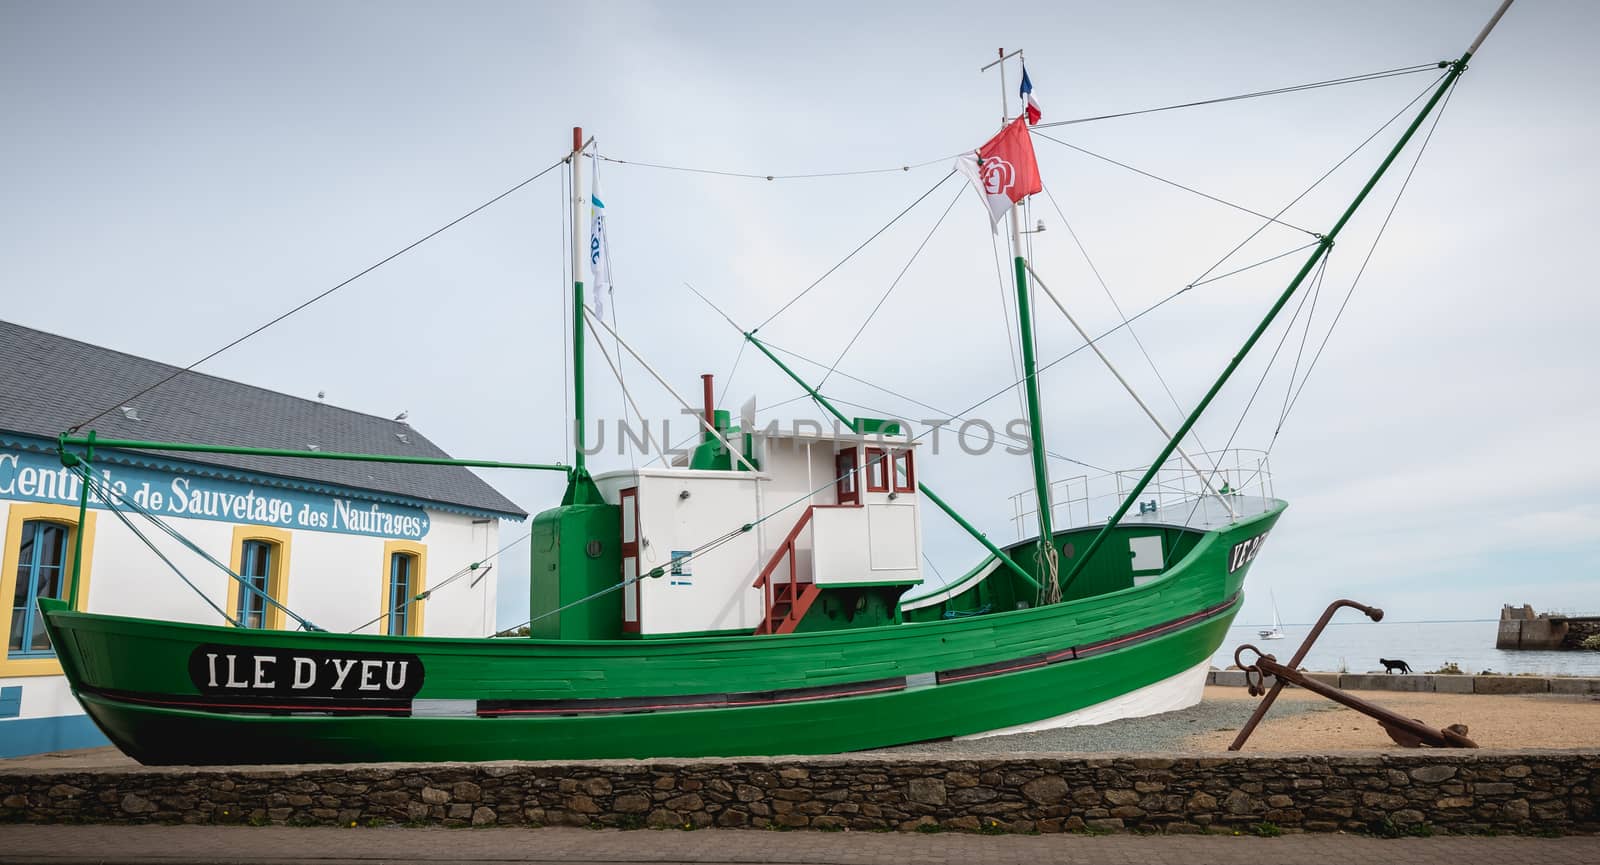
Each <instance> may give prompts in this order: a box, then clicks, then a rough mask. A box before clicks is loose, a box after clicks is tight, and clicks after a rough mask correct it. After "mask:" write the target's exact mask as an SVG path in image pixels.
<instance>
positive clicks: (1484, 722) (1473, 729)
mask: <svg viewBox="0 0 1600 865" xmlns="http://www.w3.org/2000/svg"><path fill="white" fill-rule="evenodd" d="M1352 693H1356V694H1358V695H1359V696H1360V697H1361V698H1362V699H1364V700H1367V701H1368V702H1372V703H1376V704H1378V705H1380V706H1383V707H1384V708H1387V709H1392V710H1394V711H1396V712H1399V713H1401V714H1404V715H1406V716H1408V717H1411V718H1416V719H1418V720H1420V721H1422V722H1423V723H1425V724H1428V725H1429V726H1432V727H1445V726H1448V725H1450V724H1466V725H1467V729H1468V733H1467V735H1468V736H1469V737H1471V738H1472V740H1473V741H1475V742H1477V743H1478V746H1479V747H1481V748H1594V747H1600V700H1596V699H1595V698H1594V697H1583V696H1565V695H1557V694H1528V695H1519V696H1509V695H1507V696H1498V695H1488V694H1425V693H1408V692H1405V691H1359V692H1352ZM1257 699H1258V698H1256V697H1252V696H1250V695H1249V693H1248V692H1246V691H1245V689H1244V688H1229V687H1216V686H1212V687H1208V688H1206V696H1205V701H1206V702H1208V703H1225V702H1233V701H1241V702H1246V703H1249V704H1252V708H1253V704H1255V703H1256V702H1257ZM1286 702H1293V703H1305V702H1312V703H1318V704H1324V705H1326V707H1327V708H1325V709H1324V708H1320V707H1319V708H1317V709H1314V710H1312V711H1302V712H1299V713H1295V714H1286V715H1285V716H1283V717H1278V718H1275V717H1274V715H1275V714H1276V713H1277V712H1278V709H1279V708H1280V707H1283V706H1284V703H1286ZM1237 732H1238V730H1237V729H1231V730H1226V731H1223V730H1212V731H1208V732H1197V733H1196V734H1195V735H1193V736H1191V737H1190V738H1189V739H1188V740H1187V741H1185V742H1184V743H1183V746H1182V747H1183V750H1186V751H1221V750H1224V749H1226V748H1227V747H1228V743H1230V742H1232V741H1233V737H1234V735H1235V734H1237ZM1245 750H1246V751H1256V752H1271V751H1297V752H1305V751H1335V750H1339V751H1343V750H1360V751H1379V750H1400V746H1398V745H1396V744H1394V742H1393V741H1392V740H1390V739H1389V736H1388V734H1387V733H1385V732H1383V729H1382V728H1380V727H1379V726H1378V723H1377V722H1376V721H1374V720H1372V719H1371V718H1369V717H1367V716H1366V715H1363V714H1361V713H1360V712H1356V711H1355V710H1353V709H1347V708H1345V707H1344V706H1340V705H1338V704H1336V703H1333V702H1331V701H1329V700H1324V699H1323V698H1321V697H1319V696H1317V695H1315V694H1312V693H1309V692H1307V691H1301V690H1297V689H1293V688H1290V689H1285V690H1284V692H1283V693H1282V694H1280V695H1278V701H1277V703H1275V704H1274V706H1273V708H1272V709H1271V710H1269V711H1268V712H1267V717H1266V720H1264V721H1263V722H1262V723H1261V726H1259V727H1257V728H1256V731H1255V733H1253V734H1252V735H1251V736H1250V740H1249V741H1248V742H1247V743H1246V744H1245Z"/></svg>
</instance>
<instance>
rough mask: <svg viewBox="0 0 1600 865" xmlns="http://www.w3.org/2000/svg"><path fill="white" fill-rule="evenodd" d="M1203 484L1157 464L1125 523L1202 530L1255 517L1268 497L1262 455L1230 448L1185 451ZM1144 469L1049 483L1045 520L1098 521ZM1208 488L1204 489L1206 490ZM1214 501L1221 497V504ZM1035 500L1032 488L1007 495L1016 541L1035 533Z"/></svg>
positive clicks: (1175, 461)
mask: <svg viewBox="0 0 1600 865" xmlns="http://www.w3.org/2000/svg"><path fill="white" fill-rule="evenodd" d="M1189 456H1190V457H1192V458H1193V459H1194V461H1195V463H1196V464H1197V465H1199V466H1200V468H1201V469H1202V470H1204V471H1205V473H1206V482H1202V481H1201V479H1200V477H1199V476H1197V475H1196V474H1195V473H1194V469H1193V468H1191V467H1190V466H1189V464H1188V463H1187V462H1185V461H1184V460H1183V459H1182V458H1181V457H1173V458H1172V459H1169V460H1167V461H1166V462H1165V463H1163V464H1162V466H1161V469H1160V471H1158V472H1157V473H1156V476H1155V478H1153V479H1152V480H1151V482H1150V485H1149V486H1148V487H1146V488H1145V491H1144V493H1143V494H1142V495H1141V496H1140V501H1139V502H1138V504H1137V506H1136V508H1134V509H1131V510H1129V511H1128V516H1127V518H1126V519H1144V520H1154V521H1157V522H1167V523H1178V524H1182V525H1194V526H1206V525H1212V524H1216V523H1220V522H1227V521H1231V520H1232V519H1233V518H1234V517H1236V516H1237V517H1243V516H1248V515H1250V514H1254V513H1259V512H1260V511H1262V510H1264V509H1265V508H1266V507H1268V506H1270V505H1269V504H1268V503H1269V502H1270V501H1271V500H1272V499H1273V498H1274V492H1273V487H1272V468H1271V466H1270V464H1269V463H1268V458H1267V453H1266V451H1261V450H1252V449H1247V448H1233V449H1230V450H1225V451H1205V452H1202V453H1191V454H1190V455H1189ZM1145 470H1146V467H1140V468H1132V469H1123V470H1121V471H1115V472H1108V473H1106V474H1102V475H1094V476H1090V475H1074V476H1072V477H1068V478H1061V479H1059V480H1055V481H1052V482H1051V483H1050V521H1051V523H1052V524H1053V525H1054V526H1055V527H1056V528H1057V529H1071V528H1081V527H1083V526H1092V525H1095V524H1098V523H1103V522H1105V521H1106V519H1107V518H1109V517H1110V516H1111V514H1112V513H1113V512H1115V511H1116V509H1117V505H1119V504H1121V503H1122V500H1123V499H1125V498H1127V495H1128V492H1129V491H1131V490H1132V489H1133V487H1134V485H1135V484H1137V483H1138V481H1139V478H1140V477H1142V476H1143V475H1144V473H1145ZM1208 486H1209V489H1207V487H1208ZM1219 497H1225V501H1226V506H1224V504H1223V502H1222V501H1219ZM1037 503H1038V498H1037V497H1036V496H1035V495H1034V492H1033V490H1032V489H1027V490H1023V491H1022V492H1019V493H1016V494H1015V495H1013V496H1011V520H1012V525H1013V527H1014V528H1015V529H1016V533H1017V537H1018V538H1019V539H1020V538H1023V537H1026V536H1031V535H1033V534H1034V533H1036V532H1037V531H1038V518H1037V515H1038V513H1039V509H1038V504H1037Z"/></svg>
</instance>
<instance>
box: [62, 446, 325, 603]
mask: <svg viewBox="0 0 1600 865" xmlns="http://www.w3.org/2000/svg"><path fill="white" fill-rule="evenodd" d="M80 468H81V466H80ZM84 471H85V472H87V470H86V469H85V470H84ZM83 477H85V479H86V482H87V483H88V485H89V487H90V488H91V489H93V490H94V492H95V495H96V497H98V498H99V499H100V500H101V501H103V502H105V503H106V505H107V506H108V507H111V508H112V509H113V510H115V509H116V507H115V504H114V503H113V501H112V499H113V498H115V499H116V500H117V501H120V502H122V505H123V506H124V507H126V508H128V509H129V510H131V511H133V512H134V513H136V514H138V515H140V516H142V517H144V518H145V520H147V521H148V522H149V523H150V524H151V525H153V526H155V527H156V528H158V529H160V530H161V531H162V532H163V533H165V534H166V535H167V536H169V537H171V538H172V539H173V540H175V541H177V542H178V543H180V544H182V545H183V546H184V547H186V548H187V549H188V550H189V551H190V552H192V553H194V554H196V555H198V556H200V557H201V558H202V559H205V560H206V561H207V562H209V563H210V564H211V565H213V566H214V567H216V568H217V569H218V570H220V571H222V572H223V573H224V574H227V575H228V577H229V578H231V579H232V580H234V581H235V582H237V583H238V584H239V585H240V587H241V588H243V589H245V590H248V591H250V592H253V593H255V594H256V595H258V596H260V597H261V599H262V600H263V601H264V602H265V603H267V604H270V605H271V606H273V607H274V608H276V609H278V610H280V611H282V612H283V613H285V614H287V615H288V616H289V617H290V618H292V619H294V620H295V621H296V622H298V623H299V624H300V627H301V628H302V629H303V630H307V631H320V630H322V629H321V628H319V627H317V626H316V625H314V624H312V623H311V622H310V621H308V620H307V619H306V618H305V617H303V616H301V615H300V614H298V613H296V612H295V611H294V610H291V609H289V608H288V607H286V606H284V605H283V604H281V603H279V602H278V600H277V599H276V598H274V597H272V596H271V595H270V594H268V593H266V592H263V591H262V590H260V589H258V588H256V587H255V586H254V585H253V584H251V582H250V581H249V580H247V579H245V578H244V577H243V576H240V575H239V574H237V573H234V570H233V569H232V568H230V567H228V566H227V565H224V564H223V563H222V562H220V561H218V560H217V559H216V557H215V556H212V555H211V554H210V553H208V552H206V551H205V550H202V549H201V548H200V547H199V546H198V545H197V544H195V542H194V541H191V540H189V539H188V538H187V537H185V536H184V535H183V534H182V533H181V532H179V531H178V530H177V529H174V528H173V527H172V526H170V525H168V524H167V522H166V521H165V520H163V519H161V518H160V517H159V516H157V515H156V514H154V513H152V512H151V511H149V510H148V509H146V508H144V507H143V506H141V505H140V504H139V503H138V502H135V501H132V500H130V499H129V498H128V497H127V496H126V495H123V494H122V493H121V492H118V491H117V490H116V489H115V488H114V487H110V486H108V485H106V484H105V483H103V482H101V481H100V480H98V479H95V478H92V477H91V476H90V475H88V474H87V473H85V474H83ZM136 534H139V535H140V536H141V539H144V538H143V534H142V533H139V532H136ZM144 541H145V545H146V546H148V547H150V548H151V549H152V550H155V549H156V548H155V545H154V544H152V543H150V541H149V540H148V539H144ZM156 552H157V555H160V551H159V550H156ZM185 582H188V581H187V580H185ZM190 585H191V586H192V585H193V584H192V583H191V584H190ZM196 591H199V590H198V589H196Z"/></svg>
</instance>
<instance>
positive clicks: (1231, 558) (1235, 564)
mask: <svg viewBox="0 0 1600 865" xmlns="http://www.w3.org/2000/svg"><path fill="white" fill-rule="evenodd" d="M1269 534H1271V532H1262V533H1261V534H1259V535H1256V536H1255V537H1253V538H1251V539H1250V540H1248V541H1240V542H1239V543H1237V544H1234V545H1233V550H1232V551H1230V552H1229V553H1228V573H1230V574H1231V573H1233V572H1234V571H1237V570H1239V569H1240V568H1242V567H1244V566H1245V565H1248V564H1250V562H1251V561H1252V560H1254V559H1255V557H1256V553H1259V552H1261V545H1262V544H1264V543H1266V541H1267V535H1269Z"/></svg>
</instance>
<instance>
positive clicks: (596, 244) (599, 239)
mask: <svg viewBox="0 0 1600 865" xmlns="http://www.w3.org/2000/svg"><path fill="white" fill-rule="evenodd" d="M589 168H590V176H591V178H592V180H593V182H592V183H591V184H590V188H589V214H590V216H589V273H590V274H591V275H592V276H593V277H594V312H595V314H596V315H599V316H604V315H605V314H606V304H605V298H606V295H607V294H610V293H611V250H610V249H608V248H607V247H606V204H605V200H604V199H602V198H601V197H600V165H599V160H595V161H593V162H591V163H590V166H589Z"/></svg>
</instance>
